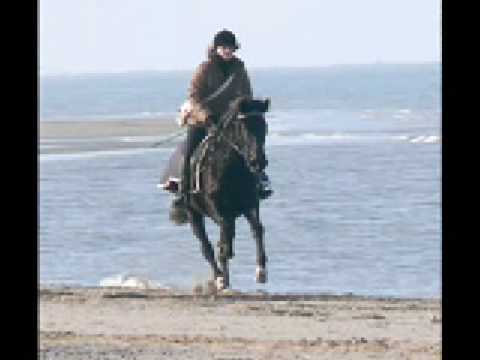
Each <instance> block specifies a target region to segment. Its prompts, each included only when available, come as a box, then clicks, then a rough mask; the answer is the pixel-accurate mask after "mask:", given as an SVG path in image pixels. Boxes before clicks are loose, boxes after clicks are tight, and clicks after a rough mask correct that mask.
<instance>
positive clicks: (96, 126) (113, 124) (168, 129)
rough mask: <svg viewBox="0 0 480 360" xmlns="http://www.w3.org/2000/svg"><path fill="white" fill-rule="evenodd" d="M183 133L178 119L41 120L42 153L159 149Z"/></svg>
mask: <svg viewBox="0 0 480 360" xmlns="http://www.w3.org/2000/svg"><path fill="white" fill-rule="evenodd" d="M182 132H183V130H182V128H180V127H179V126H178V125H177V124H176V123H175V121H174V119H115V120H86V121H82V120H64V121H40V122H39V150H40V154H52V153H54V154H59V153H74V152H84V151H108V150H119V149H132V148H145V147H155V146H162V145H163V144H167V143H168V142H169V140H170V139H172V138H175V137H177V136H179V135H181V134H182Z"/></svg>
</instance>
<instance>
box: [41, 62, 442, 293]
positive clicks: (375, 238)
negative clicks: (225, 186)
mask: <svg viewBox="0 0 480 360" xmlns="http://www.w3.org/2000/svg"><path fill="white" fill-rule="evenodd" d="M440 70H441V69H440V65H439V64H420V65H368V66H367V65H365V66H336V67H326V68H312V69H261V70H255V69H254V70H252V71H251V77H252V84H253V86H254V91H255V94H256V95H258V96H268V97H270V98H271V99H272V110H271V112H269V113H268V114H267V121H268V124H269V132H268V136H267V142H266V150H267V156H268V159H269V166H268V168H267V172H268V174H269V175H270V177H271V180H272V183H273V188H274V190H275V193H274V195H273V196H272V197H271V198H269V199H267V200H265V201H264V202H262V205H261V219H262V222H263V224H264V226H265V247H266V253H267V256H268V275H269V282H268V283H267V284H265V285H257V284H256V283H255V242H254V240H253V237H252V236H251V233H250V229H249V226H248V224H247V222H246V220H245V219H243V218H240V219H238V220H237V231H236V238H235V242H234V244H235V258H234V259H233V260H232V261H231V266H230V268H231V280H232V285H233V287H234V288H235V289H239V290H242V291H255V290H265V291H269V292H289V293H330V294H344V293H354V294H359V295H373V296H397V297H439V296H440V294H441V272H440V270H441V200H440V188H441V167H440V164H441V129H440V123H441V109H440V82H441V78H440V72H441V71H440ZM190 76H191V73H189V72H159V73H157V72H151V73H150V72H146V73H126V74H97V75H76V76H52V77H42V78H41V81H40V90H41V93H40V95H41V96H40V121H56V120H58V119H62V120H65V119H75V120H82V121H89V120H91V119H100V118H101V119H115V118H131V119H136V118H149V117H152V118H156V117H162V116H170V115H173V114H174V113H175V111H176V109H177V108H178V106H179V104H181V102H182V101H183V99H184V97H185V94H186V89H187V87H188V81H189V77H190ZM163 121H167V120H163ZM171 121H173V119H172V120H171ZM174 145H175V144H174V143H172V144H171V145H170V146H166V147H161V148H152V147H147V146H146V147H145V148H143V149H142V148H140V149H138V148H136V149H132V150H125V149H123V150H119V151H106V152H89V153H88V152H87V153H86V152H83V153H81V152H79V153H70V154H43V153H42V147H40V155H39V190H40V196H39V220H40V222H39V260H40V267H39V271H40V283H41V284H49V285H52V284H62V285H80V286H97V285H105V284H115V283H119V282H121V280H122V279H127V278H128V279H130V280H131V279H132V278H133V279H135V278H136V279H141V281H140V280H139V283H140V282H142V283H149V284H156V286H168V287H174V288H185V289H190V288H192V287H193V286H194V285H195V284H198V283H199V282H203V281H205V280H206V279H208V278H209V277H210V269H209V268H208V266H207V264H206V261H205V260H204V258H203V256H202V254H201V251H200V244H199V241H198V240H197V239H196V238H194V236H193V234H192V232H191V229H190V227H189V226H188V225H185V226H175V225H173V224H172V223H171V222H169V220H168V209H169V205H170V201H171V196H170V195H169V194H168V193H165V192H162V191H160V190H159V189H157V188H156V183H157V181H158V178H159V175H160V172H161V170H162V169H163V167H164V166H166V162H167V161H168V158H169V156H170V154H171V152H172V151H173V147H174ZM207 230H208V233H209V236H210V240H211V241H212V242H213V243H214V244H215V243H216V242H217V240H218V238H219V231H218V228H217V226H216V225H215V224H213V223H212V222H211V221H209V220H207ZM142 279H143V280H142ZM130 283H132V282H130Z"/></svg>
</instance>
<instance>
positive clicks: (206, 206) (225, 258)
mask: <svg viewBox="0 0 480 360" xmlns="http://www.w3.org/2000/svg"><path fill="white" fill-rule="evenodd" d="M269 106H270V99H262V100H259V99H250V98H246V97H239V98H237V99H236V100H234V101H233V102H232V103H231V104H230V106H229V109H228V110H227V111H226V112H225V114H223V116H222V117H221V118H220V120H219V121H218V124H217V125H216V126H214V127H213V128H211V129H209V133H208V136H207V137H206V138H205V139H204V141H203V142H202V143H201V144H200V145H199V146H198V147H197V148H196V150H195V152H194V153H193V155H192V157H191V161H190V166H191V171H190V174H191V176H192V180H191V181H190V184H192V187H193V188H194V189H193V190H192V191H191V192H190V193H189V195H188V196H187V199H186V202H185V206H184V210H185V212H186V220H187V222H189V223H190V225H191V228H192V230H193V234H194V235H195V236H196V238H197V239H198V240H199V241H200V245H201V251H202V253H203V256H204V257H205V259H206V260H207V262H208V264H209V265H210V267H211V270H212V274H213V279H212V280H213V281H214V282H215V285H216V289H217V290H218V291H222V290H225V289H227V288H229V287H230V274H229V267H228V264H229V260H231V259H232V258H233V257H234V247H233V242H234V238H235V221H236V219H237V218H238V217H240V216H244V217H245V218H246V220H247V221H248V223H249V225H250V228H251V232H252V234H253V237H254V239H255V241H256V252H257V254H256V281H257V283H266V282H267V270H266V262H267V257H266V255H265V247H264V227H263V225H262V222H261V221H260V200H261V199H260V197H259V192H258V176H259V174H260V172H261V171H262V170H263V169H264V168H265V167H266V165H267V160H266V157H265V149H264V147H265V137H266V134H267V123H266V121H265V116H264V114H265V112H267V111H268V108H269ZM205 217H209V218H210V219H212V220H213V221H214V223H215V224H217V225H218V226H219V227H220V239H219V241H218V244H217V246H218V248H219V251H218V263H217V260H216V259H215V252H214V249H213V247H212V244H211V242H210V241H209V239H208V236H207V233H206V230H205ZM171 220H172V218H171ZM172 221H174V220H172Z"/></svg>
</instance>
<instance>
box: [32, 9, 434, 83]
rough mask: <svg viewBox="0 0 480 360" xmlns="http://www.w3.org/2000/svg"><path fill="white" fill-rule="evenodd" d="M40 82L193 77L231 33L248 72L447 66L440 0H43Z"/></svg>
mask: <svg viewBox="0 0 480 360" xmlns="http://www.w3.org/2000/svg"><path fill="white" fill-rule="evenodd" d="M38 4H39V14H38V34H39V35H38V49H39V57H38V64H39V69H40V75H42V74H58V73H98V72H100V73H101V72H122V71H137V70H187V69H193V68H195V67H196V66H197V65H198V64H199V63H200V62H201V61H203V60H205V58H206V49H207V47H208V45H209V44H210V43H211V41H212V39H213V36H214V34H215V33H216V32H217V31H219V30H222V29H224V28H226V29H229V30H231V31H233V32H234V33H235V34H236V36H237V38H238V41H239V42H240V44H241V49H240V50H239V51H238V56H239V57H240V58H241V59H242V60H244V61H245V63H246V65H247V67H248V68H263V67H285V66H287V67H311V66H328V65H336V64H369V63H377V62H382V63H423V62H440V61H441V1H440V0H237V1H225V0H223V1H219V0H202V1H201V0H175V1H170V0H67V1H65V0H39V2H38Z"/></svg>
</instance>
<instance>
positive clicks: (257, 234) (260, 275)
mask: <svg viewBox="0 0 480 360" xmlns="http://www.w3.org/2000/svg"><path fill="white" fill-rule="evenodd" d="M244 216H245V217H246V218H247V220H248V223H249V224H250V228H251V230H252V234H253V237H254V238H255V241H256V244H257V269H256V280H257V282H258V283H262V284H264V283H266V282H267V268H266V263H267V256H266V255H265V245H264V242H263V235H264V228H263V225H262V223H261V222H260V210H259V206H258V205H257V206H256V207H255V208H252V209H250V210H248V211H247V212H245V214H244Z"/></svg>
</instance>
